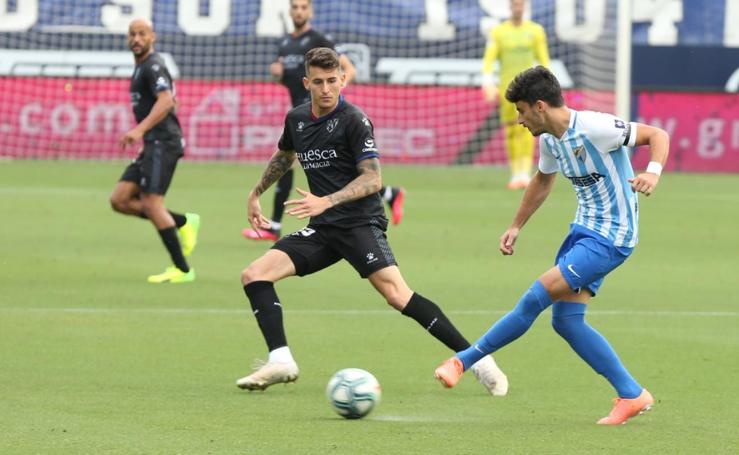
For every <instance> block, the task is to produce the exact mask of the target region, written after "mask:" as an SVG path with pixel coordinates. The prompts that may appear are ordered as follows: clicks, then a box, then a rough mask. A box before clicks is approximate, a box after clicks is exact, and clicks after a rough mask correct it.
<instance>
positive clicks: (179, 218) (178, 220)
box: [168, 210, 187, 228]
mask: <svg viewBox="0 0 739 455" xmlns="http://www.w3.org/2000/svg"><path fill="white" fill-rule="evenodd" d="M168 212H169V214H170V215H172V219H173V220H174V224H175V226H177V227H178V228H181V227H182V226H184V225H186V224H187V217H186V216H185V215H183V214H181V213H176V212H173V211H171V210H168Z"/></svg>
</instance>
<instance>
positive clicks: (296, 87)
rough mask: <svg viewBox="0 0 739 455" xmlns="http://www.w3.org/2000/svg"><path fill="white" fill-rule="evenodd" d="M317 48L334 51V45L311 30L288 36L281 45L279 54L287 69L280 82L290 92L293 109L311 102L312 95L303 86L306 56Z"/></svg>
mask: <svg viewBox="0 0 739 455" xmlns="http://www.w3.org/2000/svg"><path fill="white" fill-rule="evenodd" d="M316 47H328V48H331V49H333V48H334V43H333V42H332V41H331V40H330V39H328V38H326V37H325V36H324V35H323V34H322V33H321V32H319V31H318V30H314V29H310V30H308V31H307V32H305V33H302V34H300V35H298V36H293V35H288V36H286V37H285V39H283V40H282V42H281V43H280V50H279V52H278V53H277V55H278V56H279V57H282V65H283V67H284V68H285V70H284V72H283V73H282V79H281V80H280V82H281V83H282V85H284V86H285V87H287V90H288V91H289V92H290V101H292V104H293V107H295V106H297V105H299V104H303V103H307V102H308V101H310V93H309V92H308V91H307V90H306V89H305V87H304V86H303V76H305V54H306V53H307V52H308V51H309V50H311V49H314V48H316Z"/></svg>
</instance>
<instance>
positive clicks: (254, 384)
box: [236, 362, 300, 390]
mask: <svg viewBox="0 0 739 455" xmlns="http://www.w3.org/2000/svg"><path fill="white" fill-rule="evenodd" d="M255 369H256V371H255V372H254V373H252V374H250V375H249V376H246V377H243V378H241V379H239V380H237V381H236V385H237V386H238V387H239V388H241V389H246V390H264V389H266V388H267V387H269V386H271V385H272V384H280V383H288V382H295V381H297V380H298V373H299V372H300V370H299V369H298V364H297V363H295V362H285V363H282V362H267V363H263V362H261V364H260V365H257V367H256V368H255Z"/></svg>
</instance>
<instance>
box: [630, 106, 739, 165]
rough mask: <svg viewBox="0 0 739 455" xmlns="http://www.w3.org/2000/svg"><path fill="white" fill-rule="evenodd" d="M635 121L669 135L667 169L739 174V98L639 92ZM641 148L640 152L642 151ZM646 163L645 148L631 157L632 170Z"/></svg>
mask: <svg viewBox="0 0 739 455" xmlns="http://www.w3.org/2000/svg"><path fill="white" fill-rule="evenodd" d="M637 107H638V112H639V116H638V118H637V121H639V122H643V123H648V124H650V125H654V126H659V127H661V128H663V129H664V130H666V131H667V132H668V133H669V134H670V158H669V160H668V163H667V169H672V170H677V171H689V172H739V97H738V96H737V95H736V94H731V93H726V94H723V93H669V92H657V93H642V94H640V95H639V97H638V106H637ZM642 149H643V150H642ZM647 162H649V153H648V152H647V149H646V148H643V147H642V148H640V149H638V150H637V151H636V153H635V154H634V167H635V168H636V169H644V168H645V167H646V165H647Z"/></svg>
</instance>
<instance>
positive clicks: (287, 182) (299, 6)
mask: <svg viewBox="0 0 739 455" xmlns="http://www.w3.org/2000/svg"><path fill="white" fill-rule="evenodd" d="M312 17H313V6H312V2H311V0H291V1H290V18H291V19H292V21H293V26H294V27H295V30H294V31H293V33H291V34H289V35H287V36H286V37H285V38H284V39H283V40H282V42H281V43H280V48H279V51H278V55H277V60H276V61H275V62H274V63H272V64H271V65H270V67H269V71H270V73H271V74H272V76H273V77H274V78H275V79H276V80H278V81H280V83H281V84H282V85H284V86H285V87H286V88H287V90H288V92H289V93H290V101H291V102H292V105H293V107H296V106H299V105H301V104H304V103H308V102H310V93H309V92H308V90H306V89H305V87H304V86H303V76H304V75H305V69H304V61H305V53H306V52H308V51H309V50H311V49H314V48H316V47H328V48H331V49H334V43H333V42H332V41H331V40H330V39H329V38H327V37H326V36H324V35H323V34H322V33H321V32H319V31H318V30H316V29H314V28H312V27H311V23H310V20H311V18H312ZM339 63H340V64H341V67H342V68H343V69H344V73H345V74H346V82H347V83H348V82H352V81H353V80H354V77H355V75H356V69H355V68H354V65H352V62H351V60H349V57H347V56H346V55H343V54H341V55H340V56H339ZM292 187H293V170H292V169H289V170H288V171H287V172H285V174H284V175H283V176H282V177H281V178H280V180H278V181H277V185H276V187H275V197H274V202H273V204H274V205H273V208H272V220H271V221H272V222H271V224H270V227H269V228H267V229H258V230H256V229H250V228H246V229H244V230H243V232H242V234H243V235H244V237H246V238H249V239H253V240H272V241H275V240H277V239H278V238H280V230H281V228H282V224H281V222H282V215H283V213H284V210H285V205H284V204H285V201H287V198H288V197H289V196H290V190H291V189H292ZM380 195H381V196H382V197H383V199H385V201H386V202H387V204H388V206H389V207H390V211H391V213H392V222H393V224H398V223H400V221H401V219H402V218H403V203H404V201H405V190H404V189H403V188H400V187H391V186H388V187H382V188H381V189H380Z"/></svg>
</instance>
